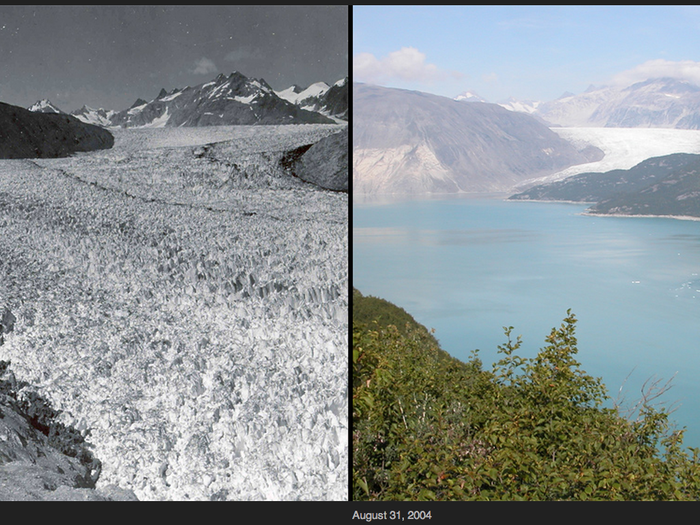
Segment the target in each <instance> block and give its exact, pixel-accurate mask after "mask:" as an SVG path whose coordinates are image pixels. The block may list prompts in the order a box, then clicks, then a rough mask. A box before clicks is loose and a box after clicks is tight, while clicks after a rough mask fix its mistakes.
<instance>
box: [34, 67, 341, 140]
mask: <svg viewBox="0 0 700 525" xmlns="http://www.w3.org/2000/svg"><path fill="white" fill-rule="evenodd" d="M347 84H348V82H347V78H346V79H342V80H339V81H338V82H336V83H335V84H334V85H333V86H328V84H326V83H325V82H317V83H315V84H312V85H311V86H309V87H308V88H306V89H301V88H299V87H298V86H292V87H291V88H288V89H286V90H283V91H280V92H275V91H274V90H273V89H272V88H271V87H270V86H269V85H268V84H267V83H266V82H265V81H264V80H263V79H252V78H247V77H245V76H244V75H243V74H241V73H239V72H233V73H231V74H230V75H229V76H225V75H223V74H221V75H219V76H217V77H216V78H215V79H213V80H212V81H210V82H207V83H204V84H200V85H198V86H195V87H189V86H188V87H185V88H182V89H180V88H177V89H173V90H171V91H166V90H165V89H164V88H163V89H161V91H160V93H159V94H158V96H157V97H156V98H155V99H153V100H151V101H146V100H144V99H142V98H139V99H137V100H136V101H135V102H134V104H132V105H131V107H129V108H128V109H126V110H123V111H112V110H109V111H108V110H105V109H102V108H100V109H94V108H89V107H87V106H83V107H82V108H80V109H78V110H75V111H73V112H71V115H72V116H75V117H76V118H78V119H79V120H81V121H83V122H86V123H88V124H95V125H99V126H103V127H121V128H132V127H165V126H168V127H179V126H211V125H251V124H306V123H320V124H333V123H337V122H339V121H343V120H347V111H348V99H347V90H348V87H347ZM29 109H30V110H31V111H39V112H54V113H63V112H62V111H61V110H59V109H58V108H57V107H56V106H55V105H53V104H51V102H49V101H48V100H43V101H39V102H37V103H36V104H33V105H32V106H31V107H30V108H29Z"/></svg>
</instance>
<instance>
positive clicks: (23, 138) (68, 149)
mask: <svg viewBox="0 0 700 525" xmlns="http://www.w3.org/2000/svg"><path fill="white" fill-rule="evenodd" d="M113 145H114V137H113V136H112V134H111V133H110V132H109V131H107V130H105V129H102V128H100V127H98V126H92V125H90V124H85V123H83V122H80V121H79V120H78V119H76V118H75V117H72V116H70V115H59V114H55V113H35V112H32V111H29V110H27V109H24V108H20V107H17V106H11V105H9V104H4V103H2V102H0V158H3V159H21V158H51V157H66V156H68V155H70V154H72V153H76V152H81V151H92V150H96V149H107V148H111V147H112V146H113Z"/></svg>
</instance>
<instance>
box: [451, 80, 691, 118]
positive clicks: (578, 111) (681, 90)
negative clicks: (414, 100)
mask: <svg viewBox="0 0 700 525" xmlns="http://www.w3.org/2000/svg"><path fill="white" fill-rule="evenodd" d="M455 100H461V101H474V100H477V98H476V97H474V96H472V97H465V96H464V95H458V96H457V97H455ZM478 100H480V101H484V100H483V99H481V97H478ZM499 104H500V105H501V106H503V107H505V108H506V109H510V110H512V111H519V112H524V113H529V114H531V115H532V116H534V117H536V118H539V119H541V120H542V121H543V122H545V123H546V124H547V125H549V126H563V127H581V126H595V127H614V128H678V129H700V86H697V85H695V84H693V83H691V82H690V81H687V80H678V79H673V78H667V77H662V78H650V79H648V80H645V81H643V82H637V83H635V84H632V85H629V86H601V87H596V86H590V87H589V88H588V89H587V90H586V91H585V92H584V93H581V94H579V95H574V94H572V93H565V94H564V95H562V96H561V97H559V98H558V99H556V100H553V101H549V102H533V101H518V100H516V99H513V98H511V99H509V100H508V101H504V102H500V103H499Z"/></svg>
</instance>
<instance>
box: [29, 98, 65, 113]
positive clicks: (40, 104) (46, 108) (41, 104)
mask: <svg viewBox="0 0 700 525" xmlns="http://www.w3.org/2000/svg"><path fill="white" fill-rule="evenodd" d="M27 109H28V110H29V111H33V112H34V113H63V111H61V110H60V109H58V108H57V107H56V106H54V105H53V104H52V103H51V101H50V100H48V99H46V98H44V99H41V100H39V101H37V102H35V103H34V104H32V105H31V106H29V107H28V108H27Z"/></svg>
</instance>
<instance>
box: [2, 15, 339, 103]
mask: <svg viewBox="0 0 700 525" xmlns="http://www.w3.org/2000/svg"><path fill="white" fill-rule="evenodd" d="M348 48H349V31H348V8H347V6H191V5H188V6H101V5H100V6H96V5H93V6H89V5H88V6H82V5H78V6H60V5H59V6H51V5H49V6H8V5H3V6H0V102H5V103H8V104H13V105H17V106H22V107H27V106H29V105H31V104H33V103H34V102H36V101H37V100H39V99H42V98H48V99H49V100H51V102H53V103H54V104H55V105H56V106H58V107H59V108H60V109H62V110H63V111H66V112H70V111H73V110H75V109H78V108H80V107H82V106H83V105H84V104H86V105H88V106H91V107H96V108H99V107H102V108H105V109H114V110H122V109H126V108H128V107H129V106H131V104H132V103H133V102H134V101H135V100H136V99H137V98H143V99H146V100H152V99H153V98H155V97H156V96H157V95H158V92H159V91H160V89H161V88H165V89H166V90H168V91H170V90H171V89H173V88H183V87H185V86H188V85H189V86H195V85H197V84H202V83H205V82H207V81H209V80H211V79H213V78H214V77H216V76H217V75H218V74H219V73H223V74H225V75H229V74H230V73H232V72H233V71H239V72H240V73H242V74H243V75H245V76H247V77H252V78H263V79H264V80H265V81H267V83H268V84H270V85H271V86H272V87H273V88H274V89H275V90H281V89H285V88H287V87H289V86H290V85H292V84H298V85H301V86H302V87H306V86H308V85H310V84H312V83H314V82H319V81H324V82H327V83H329V84H332V83H333V82H335V81H337V80H339V79H341V78H344V77H346V76H347V75H348V73H349V71H348V69H349V67H348V64H349V57H348Z"/></svg>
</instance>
